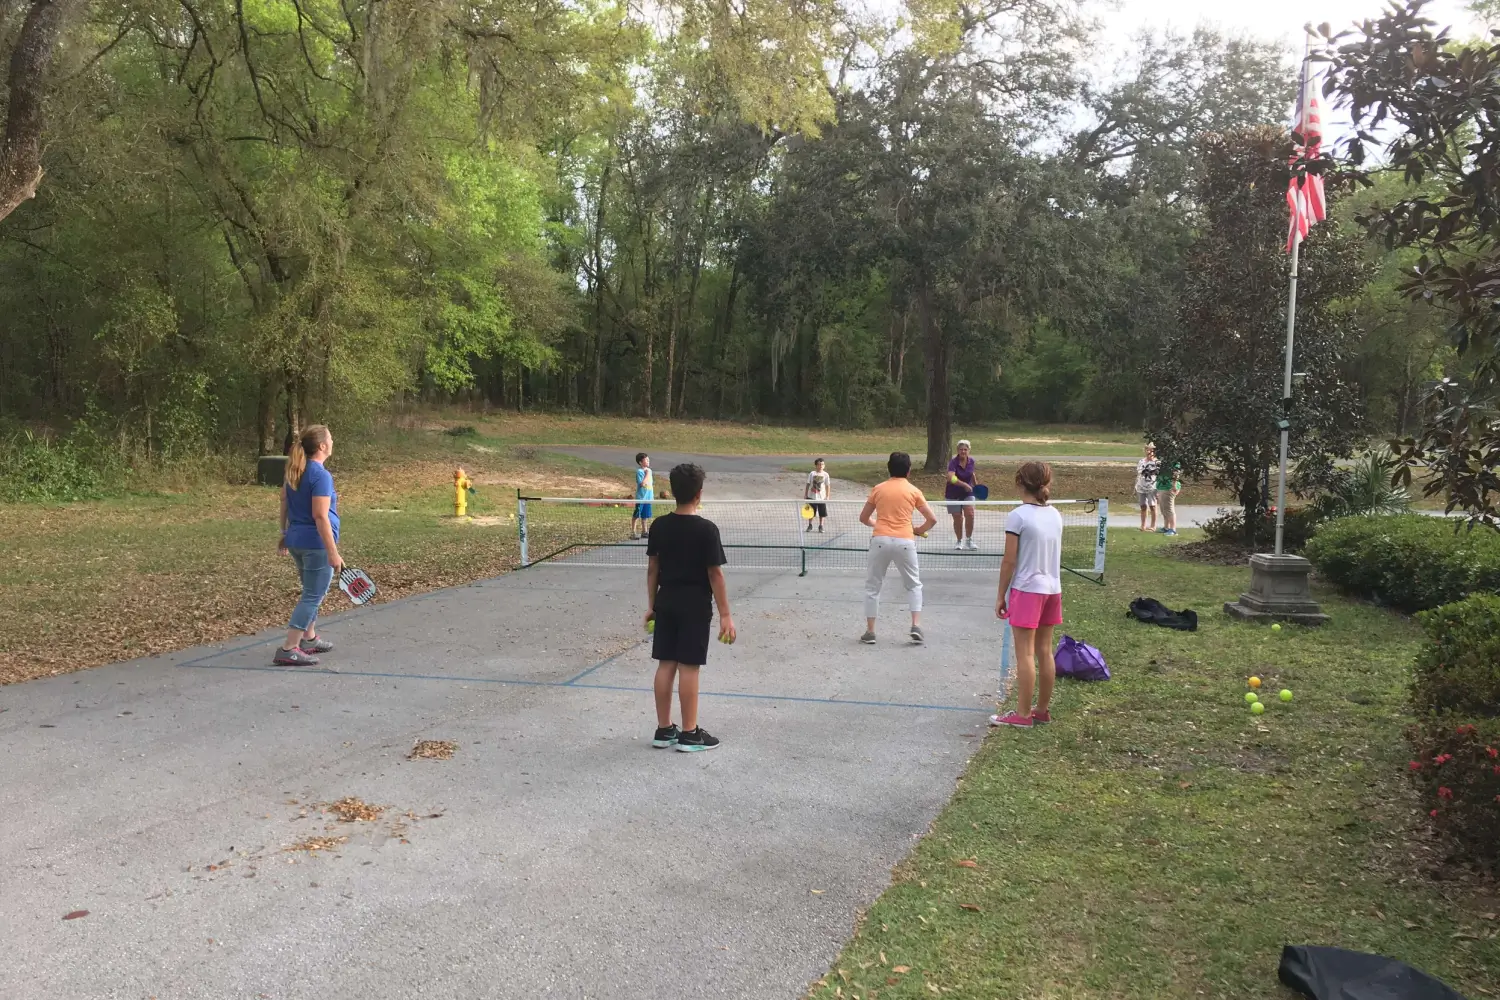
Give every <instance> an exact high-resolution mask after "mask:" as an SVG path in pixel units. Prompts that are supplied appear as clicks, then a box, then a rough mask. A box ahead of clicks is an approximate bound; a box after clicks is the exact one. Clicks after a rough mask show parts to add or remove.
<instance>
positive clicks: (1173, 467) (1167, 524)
mask: <svg viewBox="0 0 1500 1000" xmlns="http://www.w3.org/2000/svg"><path fill="white" fill-rule="evenodd" d="M1181 492H1182V463H1181V462H1162V463H1161V471H1160V472H1158V473H1157V474H1156V509H1157V511H1158V512H1159V513H1160V514H1161V527H1160V528H1157V529H1156V530H1157V532H1158V533H1159V534H1163V535H1175V534H1177V494H1179V493H1181Z"/></svg>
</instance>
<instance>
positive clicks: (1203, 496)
mask: <svg viewBox="0 0 1500 1000" xmlns="http://www.w3.org/2000/svg"><path fill="white" fill-rule="evenodd" d="M828 471H829V472H831V473H833V475H835V476H837V477H838V478H840V479H848V480H852V481H853V482H856V483H865V484H867V485H870V486H873V485H875V484H876V483H878V482H881V481H882V480H884V479H885V478H886V471H885V463H883V462H839V461H834V462H830V463H828ZM978 473H979V481H980V482H982V483H985V484H986V485H988V486H989V488H990V491H991V492H990V499H991V500H1007V499H1015V498H1017V497H1018V496H1019V494H1018V493H1017V492H1016V487H1015V478H1016V465H1015V464H1007V465H1004V466H996V465H988V466H987V465H985V464H984V463H979V464H978ZM946 478H947V476H946V475H944V474H942V473H927V472H920V471H918V472H913V473H912V476H911V480H912V482H914V483H916V484H917V486H919V487H920V488H921V490H922V492H923V493H924V494H925V495H926V496H927V498H928V499H929V500H930V499H935V498H938V499H940V498H941V497H942V495H943V484H944V480H945V479H946ZM1052 495H1053V496H1054V497H1056V498H1057V499H1059V500H1104V499H1107V500H1109V502H1110V503H1112V504H1117V505H1118V504H1123V505H1124V506H1123V507H1118V508H1115V507H1112V508H1110V509H1111V510H1112V511H1114V510H1116V509H1118V510H1133V509H1135V503H1136V499H1135V468H1134V466H1131V465H1125V464H1120V465H1102V464H1097V463H1096V464H1090V465H1077V464H1069V463H1068V462H1067V461H1066V460H1063V459H1060V460H1056V461H1053V462H1052ZM1177 502H1178V503H1180V504H1230V503H1233V502H1234V501H1233V500H1232V499H1230V497H1229V495H1228V494H1227V493H1222V492H1220V491H1218V490H1216V489H1214V488H1213V486H1211V485H1210V484H1208V483H1195V482H1189V483H1185V484H1184V485H1183V489H1182V493H1181V494H1179V495H1178V498H1177Z"/></svg>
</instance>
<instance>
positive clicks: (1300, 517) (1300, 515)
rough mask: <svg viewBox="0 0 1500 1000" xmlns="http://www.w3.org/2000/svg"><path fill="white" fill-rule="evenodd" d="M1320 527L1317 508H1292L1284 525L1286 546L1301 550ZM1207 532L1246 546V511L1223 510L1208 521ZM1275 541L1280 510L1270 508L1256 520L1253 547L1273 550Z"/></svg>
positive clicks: (1291, 550) (1283, 543) (1217, 537)
mask: <svg viewBox="0 0 1500 1000" xmlns="http://www.w3.org/2000/svg"><path fill="white" fill-rule="evenodd" d="M1317 527H1318V515H1317V512H1316V511H1315V510H1313V508H1311V507H1288V508H1287V509H1286V522H1285V524H1284V525H1283V526H1282V546H1283V547H1284V548H1285V549H1286V550H1287V551H1288V552H1300V551H1301V550H1302V547H1303V546H1304V545H1306V544H1307V541H1308V539H1309V538H1311V537H1312V535H1313V532H1314V531H1315V530H1317ZM1203 534H1204V535H1205V536H1206V537H1207V538H1209V539H1210V540H1211V541H1216V542H1231V543H1233V544H1235V545H1244V544H1245V543H1246V538H1245V512H1244V510H1243V509H1241V508H1238V507H1236V508H1235V509H1233V510H1222V509H1221V510H1220V511H1219V516H1218V517H1215V518H1213V519H1211V520H1209V521H1205V522H1204V524H1203ZM1275 544H1276V513H1275V512H1274V511H1268V512H1267V513H1266V516H1264V517H1262V518H1260V519H1259V520H1258V521H1257V522H1256V525H1255V534H1254V536H1253V538H1251V539H1250V546H1251V547H1252V548H1254V549H1257V550H1259V549H1265V550H1267V551H1269V550H1270V549H1271V548H1272V547H1274V546H1275Z"/></svg>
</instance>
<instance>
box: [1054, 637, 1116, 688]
mask: <svg viewBox="0 0 1500 1000" xmlns="http://www.w3.org/2000/svg"><path fill="white" fill-rule="evenodd" d="M1054 659H1056V660H1057V676H1059V677H1071V678H1073V679H1074V680H1075V681H1107V680H1109V667H1107V666H1105V665H1104V655H1103V654H1102V653H1100V652H1099V651H1098V650H1097V649H1095V648H1094V647H1093V646H1090V645H1089V644H1088V643H1086V642H1079V641H1078V640H1077V639H1075V638H1073V637H1072V636H1071V635H1065V636H1063V637H1062V641H1061V642H1059V643H1058V644H1057V653H1056V655H1055V656H1054Z"/></svg>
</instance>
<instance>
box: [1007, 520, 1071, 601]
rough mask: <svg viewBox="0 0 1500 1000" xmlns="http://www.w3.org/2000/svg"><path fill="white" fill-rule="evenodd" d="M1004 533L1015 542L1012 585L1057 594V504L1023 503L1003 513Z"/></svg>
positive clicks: (1059, 534)
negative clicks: (1052, 505)
mask: <svg viewBox="0 0 1500 1000" xmlns="http://www.w3.org/2000/svg"><path fill="white" fill-rule="evenodd" d="M1005 533H1006V534H1007V535H1015V536H1016V543H1017V544H1016V575H1015V576H1013V577H1012V578H1011V581H1010V585H1011V587H1012V589H1015V590H1021V591H1025V592H1026V593H1028V594H1061V593H1062V537H1063V520H1062V515H1061V514H1059V513H1058V512H1057V508H1056V507H1040V506H1038V505H1036V504H1032V503H1023V504H1021V506H1019V507H1017V508H1016V509H1015V510H1013V511H1011V512H1010V513H1009V514H1008V515H1006V518H1005Z"/></svg>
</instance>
